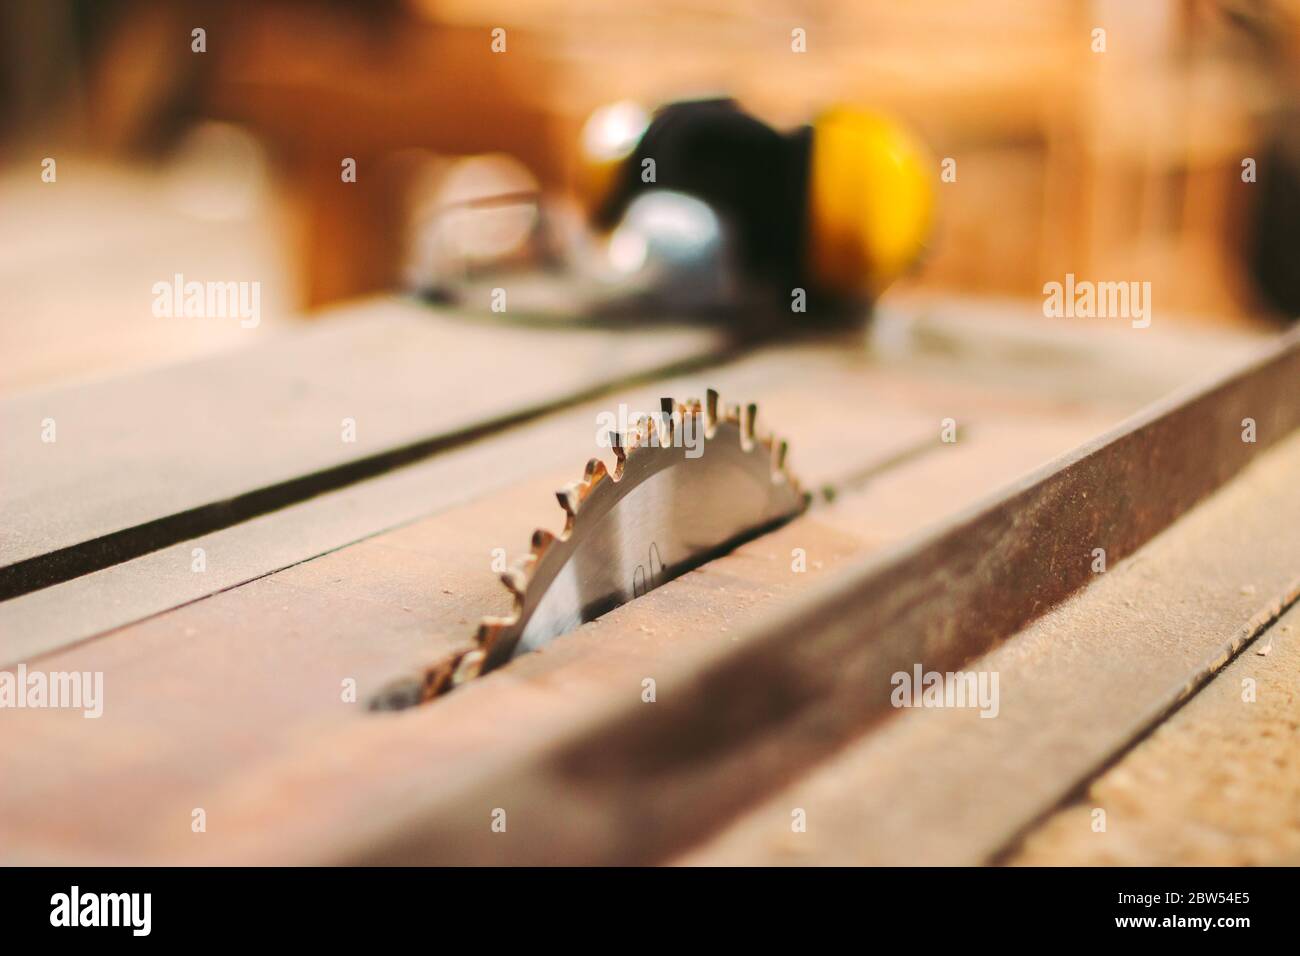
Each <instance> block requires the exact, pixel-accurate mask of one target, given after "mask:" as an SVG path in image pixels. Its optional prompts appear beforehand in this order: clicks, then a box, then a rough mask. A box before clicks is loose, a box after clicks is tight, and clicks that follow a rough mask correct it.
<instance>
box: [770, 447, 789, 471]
mask: <svg viewBox="0 0 1300 956" xmlns="http://www.w3.org/2000/svg"><path fill="white" fill-rule="evenodd" d="M789 451H790V445H789V443H788V442H787V441H786V440H785V439H784V438H782V439H780V440H779V441H775V442H773V444H772V469H773V470H774V471H776V472H777V473H778V474H779V475H781V476H782V477H784V476H785V459H786V456H787V454H788V453H789Z"/></svg>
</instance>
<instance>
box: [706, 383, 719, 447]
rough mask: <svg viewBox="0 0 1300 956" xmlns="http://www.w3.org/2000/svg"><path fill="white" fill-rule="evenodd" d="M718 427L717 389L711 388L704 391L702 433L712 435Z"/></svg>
mask: <svg viewBox="0 0 1300 956" xmlns="http://www.w3.org/2000/svg"><path fill="white" fill-rule="evenodd" d="M717 427H718V390H717V389H716V388H711V389H709V390H708V391H707V392H705V393H704V435H705V437H706V438H707V437H710V436H712V434H713V432H714V431H715V430H716V429H717Z"/></svg>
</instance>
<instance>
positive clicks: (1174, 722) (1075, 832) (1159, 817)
mask: <svg viewBox="0 0 1300 956" xmlns="http://www.w3.org/2000/svg"><path fill="white" fill-rule="evenodd" d="M1249 586H1251V587H1254V586H1255V585H1253V584H1252V585H1249ZM1297 675H1300V606H1295V605H1293V606H1292V608H1291V610H1289V611H1287V612H1286V613H1285V614H1284V615H1282V617H1281V618H1280V619H1279V620H1278V621H1277V622H1275V623H1274V624H1272V625H1271V626H1270V627H1269V628H1268V629H1267V630H1266V631H1264V633H1263V634H1261V635H1260V636H1259V637H1258V638H1257V639H1256V640H1255V642H1254V643H1253V644H1251V645H1250V646H1248V647H1246V648H1245V649H1244V650H1242V651H1241V653H1240V654H1239V655H1238V656H1237V657H1236V658H1235V659H1234V660H1233V661H1232V663H1230V664H1229V665H1228V666H1227V667H1225V668H1224V669H1223V670H1222V671H1221V672H1219V673H1218V674H1217V675H1216V676H1215V677H1214V679H1213V680H1212V681H1210V682H1209V683H1208V684H1207V685H1206V686H1205V687H1204V688H1202V689H1201V690H1200V692H1199V693H1197V694H1196V695H1195V696H1194V697H1192V698H1191V699H1190V700H1189V701H1188V702H1187V703H1186V705H1185V706H1183V708H1182V709H1180V710H1178V711H1177V712H1176V713H1174V714H1173V715H1172V716H1171V717H1170V718H1169V719H1168V720H1166V721H1164V722H1163V723H1162V724H1160V726H1158V727H1156V728H1155V729H1154V730H1153V731H1152V732H1151V734H1150V736H1148V737H1146V738H1144V739H1143V740H1141V741H1139V742H1138V743H1137V744H1136V745H1135V746H1134V747H1133V749H1132V750H1130V751H1129V752H1128V753H1126V754H1124V756H1123V757H1121V758H1120V759H1119V760H1118V761H1117V762H1116V763H1115V764H1114V765H1113V766H1111V767H1110V768H1109V769H1107V770H1106V771H1105V772H1104V773H1102V774H1101V775H1100V776H1099V777H1097V778H1096V779H1094V780H1092V781H1091V782H1090V783H1089V784H1088V786H1087V790H1086V792H1084V793H1083V794H1080V795H1079V796H1078V797H1077V799H1075V800H1074V801H1072V802H1071V803H1070V804H1069V805H1068V806H1065V807H1063V808H1061V809H1060V810H1059V811H1057V812H1056V813H1054V814H1053V815H1052V816H1051V817H1049V818H1048V819H1047V820H1044V821H1043V822H1042V824H1041V825H1039V826H1038V827H1035V828H1034V829H1033V830H1032V831H1030V832H1029V833H1028V834H1027V835H1025V837H1024V838H1023V840H1022V841H1021V842H1019V843H1018V844H1017V845H1016V846H1015V847H1014V848H1012V849H1011V851H1010V852H1009V853H1007V854H1005V855H1004V857H1003V861H1004V862H1006V863H1008V864H1010V865H1012V866H1043V865H1052V866H1061V865H1067V866H1285V865H1292V866H1293V865H1295V864H1296V862H1297V861H1300V762H1298V761H1297V759H1296V731H1297V729H1300V694H1298V693H1296V677H1297ZM1246 681H1252V682H1253V685H1248V684H1247V683H1246ZM1248 692H1249V693H1248ZM1097 809H1101V810H1104V811H1105V814H1106V816H1105V830H1103V831H1098V830H1096V829H1094V827H1093V820H1094V813H1093V812H1094V810H1097Z"/></svg>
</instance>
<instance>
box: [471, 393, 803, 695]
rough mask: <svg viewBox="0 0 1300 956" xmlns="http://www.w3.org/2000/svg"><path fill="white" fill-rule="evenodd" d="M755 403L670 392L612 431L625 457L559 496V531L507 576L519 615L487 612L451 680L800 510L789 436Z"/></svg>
mask: <svg viewBox="0 0 1300 956" xmlns="http://www.w3.org/2000/svg"><path fill="white" fill-rule="evenodd" d="M757 414H758V407H757V406H756V405H752V404H751V405H746V406H744V407H742V406H740V405H728V406H726V407H725V408H724V409H723V410H722V411H721V413H720V411H719V400H718V393H717V392H716V391H714V390H712V389H710V390H709V391H708V393H707V397H706V399H705V401H704V402H703V403H701V402H700V401H699V400H698V399H695V400H689V401H687V402H684V403H678V402H675V401H673V400H672V399H670V398H665V399H662V400H661V403H660V412H659V413H658V414H657V415H652V416H643V417H641V418H639V419H638V420H637V421H636V422H635V424H633V425H631V426H630V427H629V430H628V432H627V433H626V434H619V433H616V432H615V433H611V434H610V436H609V437H610V445H611V447H612V450H613V452H614V456H615V459H616V463H615V466H614V470H613V471H612V472H611V471H609V470H608V468H607V467H606V465H605V463H604V462H603V461H602V460H601V459H599V458H593V459H591V461H589V462H588V463H587V468H586V472H585V474H584V475H583V478H582V480H581V481H576V482H574V483H572V484H570V485H568V486H567V487H565V488H563V489H561V490H560V491H559V492H557V495H556V497H557V498H558V499H559V503H560V507H561V508H562V509H563V511H564V515H565V522H564V529H563V531H562V532H560V533H559V534H552V533H551V532H549V531H546V530H542V529H539V530H537V531H535V532H534V533H533V539H532V547H531V549H530V551H529V553H528V554H527V555H525V556H524V557H523V558H522V559H521V560H520V561H518V562H516V564H515V565H514V566H512V567H511V568H510V569H509V570H508V571H506V572H505V573H504V574H502V576H501V577H502V581H503V582H504V583H505V585H506V587H507V588H508V589H509V590H510V591H511V593H512V594H513V595H514V599H515V607H514V612H513V613H512V614H510V615H508V616H506V617H489V618H485V619H484V620H483V622H482V624H481V625H480V626H479V629H478V634H477V644H478V646H477V648H476V649H475V650H473V651H471V652H469V653H468V654H466V655H465V657H464V658H462V660H461V661H460V663H459V665H458V666H457V668H456V671H455V675H454V677H453V680H452V683H453V684H455V683H461V682H463V681H465V680H468V679H470V678H473V677H475V676H477V675H478V674H479V673H482V672H485V671H488V670H491V669H493V668H495V667H499V666H500V665H502V664H504V663H505V662H506V661H508V660H510V659H511V658H512V657H516V656H518V655H520V654H524V653H528V652H529V651H534V650H536V649H537V648H539V647H542V646H544V645H545V644H547V643H548V642H549V641H551V640H553V639H555V638H556V637H558V636H560V635H561V634H565V633H567V632H569V631H571V630H573V629H574V628H576V627H578V626H579V625H581V624H583V623H586V622H587V621H591V620H594V619H596V618H597V617H599V616H600V615H602V614H604V613H605V612H607V611H609V610H612V609H613V608H615V607H618V606H619V605H621V604H624V603H626V602H628V601H631V600H634V599H635V598H638V597H640V596H642V595H643V594H645V593H646V592H648V591H650V590H651V589H653V588H655V587H658V586H659V585H661V584H663V583H664V582H666V581H669V580H671V579H672V578H674V577H677V576H678V575H680V574H683V573H685V572H686V571H689V570H691V569H692V568H695V567H698V566H699V565H700V564H703V563H704V562H705V561H708V560H710V559H711V558H713V557H715V556H717V555H719V554H721V553H723V552H725V551H727V550H730V549H731V548H733V547H735V546H736V545H738V544H740V543H741V542H743V541H744V540H746V539H748V538H752V537H754V536H755V535H757V534H760V533H762V532H764V531H767V530H770V529H771V528H773V527H775V526H777V525H779V524H781V523H782V522H784V521H787V520H789V519H790V518H792V517H794V516H795V515H796V514H798V513H799V512H801V511H802V510H803V509H804V507H805V505H806V502H807V498H806V496H805V495H804V494H803V493H802V492H801V491H800V489H799V485H798V483H797V482H796V481H795V480H794V479H793V478H792V477H791V476H790V475H789V473H788V471H787V470H786V443H785V442H784V441H782V440H779V439H776V438H774V437H773V436H771V435H766V434H764V435H760V434H758V433H757V431H756V428H755V425H756V420H757Z"/></svg>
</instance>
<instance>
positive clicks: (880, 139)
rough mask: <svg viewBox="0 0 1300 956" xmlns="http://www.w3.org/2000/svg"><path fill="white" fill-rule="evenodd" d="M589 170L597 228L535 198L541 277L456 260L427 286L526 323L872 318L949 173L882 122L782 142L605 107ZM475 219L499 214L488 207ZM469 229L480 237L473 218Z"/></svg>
mask: <svg viewBox="0 0 1300 956" xmlns="http://www.w3.org/2000/svg"><path fill="white" fill-rule="evenodd" d="M581 160H582V162H581V168H580V177H579V191H580V195H581V198H582V201H583V204H584V206H585V207H586V208H585V212H586V217H587V225H584V226H579V225H576V224H575V218H576V217H575V216H574V215H573V214H571V213H568V212H566V209H565V207H564V205H563V204H562V203H559V202H555V201H544V200H542V199H541V198H536V205H537V212H536V215H535V216H533V217H532V219H531V220H530V221H531V222H532V223H534V229H533V232H532V234H531V236H530V238H529V241H528V243H527V245H528V248H529V249H530V250H531V261H530V264H529V267H528V268H527V269H522V268H521V267H520V262H521V258H520V255H519V252H518V249H517V248H514V249H512V250H511V251H510V256H509V258H508V259H507V258H506V257H504V256H503V257H501V261H498V262H495V263H494V262H491V261H487V260H485V259H484V258H483V257H480V258H479V259H477V260H475V261H466V260H465V259H464V257H458V258H457V257H453V259H452V260H451V261H441V262H438V263H435V268H433V269H430V270H426V271H425V272H424V275H426V276H428V275H430V274H431V275H432V276H433V282H432V289H431V290H430V291H431V292H432V293H433V294H435V295H436V296H438V297H439V298H442V299H444V300H449V301H454V302H457V303H459V304H461V305H464V306H469V307H473V306H475V305H480V306H483V307H489V306H488V303H489V302H492V301H493V300H492V295H494V294H495V295H496V296H497V299H498V300H500V301H502V302H503V303H504V302H508V305H504V304H503V305H502V307H500V308H497V307H496V306H495V305H493V306H491V308H493V310H494V311H498V312H502V313H505V314H503V316H502V318H510V319H514V320H519V319H531V320H543V321H556V320H559V321H566V322H573V321H579V322H582V321H587V322H601V321H609V320H613V319H617V320H625V319H627V318H635V319H638V320H642V321H644V320H648V319H651V318H655V317H662V318H666V319H680V318H681V317H682V315H683V314H689V315H692V316H710V317H716V318H719V319H722V320H730V321H736V322H738V323H743V324H744V325H745V327H746V328H748V329H756V328H764V327H766V328H773V327H775V328H780V327H789V326H790V325H792V324H793V325H810V324H813V323H814V322H818V321H827V320H842V319H845V318H850V319H851V318H855V317H860V316H861V315H862V314H863V311H864V308H863V307H864V306H865V305H866V304H867V303H869V302H870V301H871V300H872V299H873V298H875V296H877V295H878V294H879V293H880V292H881V291H882V290H883V289H884V288H885V287H886V286H887V285H888V284H889V283H890V282H892V281H893V280H894V279H895V278H897V277H898V276H899V275H900V274H901V273H903V272H904V271H905V270H906V269H907V268H908V267H909V266H910V265H911V264H912V263H913V262H915V261H916V259H917V258H918V257H919V255H920V254H921V252H922V250H923V248H924V244H925V240H926V237H927V235H928V233H929V229H930V222H931V217H932V213H933V202H934V198H933V192H932V186H931V183H932V181H933V177H934V176H936V175H937V174H938V173H937V169H936V168H934V167H933V166H932V164H931V163H930V162H929V161H928V159H927V158H926V156H925V153H924V151H923V149H922V148H921V147H920V146H919V145H918V144H917V143H916V141H915V140H914V139H913V138H912V137H911V136H910V135H909V134H908V133H907V132H906V131H905V130H903V129H902V128H901V127H900V126H898V125H897V124H895V123H893V122H891V121H890V120H887V119H885V118H884V117H882V116H879V115H876V114H872V113H867V112H864V111H860V110H855V109H848V108H837V109H834V110H830V111H828V112H826V113H825V114H823V115H822V116H820V117H818V118H817V119H816V120H815V121H814V122H813V123H812V124H811V125H810V126H805V127H801V128H799V129H796V130H794V131H792V132H790V133H786V134H782V133H779V132H777V131H776V130H773V129H772V128H771V127H769V126H767V125H765V124H764V123H762V122H760V121H759V120H757V119H755V118H754V117H752V116H750V115H748V114H746V113H745V112H743V111H742V110H741V109H740V108H739V106H738V105H737V104H736V103H735V102H734V101H731V100H697V101H688V102H680V103H673V104H671V105H668V106H665V107H663V108H661V109H659V110H658V111H657V112H656V113H654V114H653V115H651V114H649V113H647V112H646V111H645V110H644V109H642V108H641V107H639V106H637V105H635V104H631V103H617V104H613V105H610V106H607V107H603V108H601V109H599V110H597V111H596V112H595V113H593V114H592V116H591V117H590V119H589V120H588V121H587V123H586V125H585V127H584V130H583V137H582V145H581ZM503 192H504V190H503ZM519 195H520V193H519V190H518V188H517V187H516V188H514V189H513V191H510V202H511V203H517V202H518V201H519ZM474 208H475V209H477V210H479V212H478V213H477V215H479V216H480V217H481V218H485V217H488V216H491V215H493V214H494V213H493V204H492V203H491V202H485V201H484V197H482V196H479V197H476V198H475V200H474ZM495 214H496V215H498V216H501V215H503V213H501V211H500V210H497V212H496V213H495ZM456 222H457V224H458V229H459V230H460V231H461V232H462V233H464V231H465V230H466V229H470V230H471V231H472V230H473V225H472V223H471V222H470V221H469V220H467V219H466V217H465V215H464V210H463V209H460V210H458V217H457V219H456ZM590 227H594V228H590ZM484 231H485V232H491V230H490V229H485V230H484ZM498 231H499V230H498ZM460 244H461V245H462V246H463V245H465V243H464V242H461V243H460ZM503 266H504V268H503ZM539 267H540V268H539ZM507 295H508V297H509V298H508V299H507V298H506V296H507Z"/></svg>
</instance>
